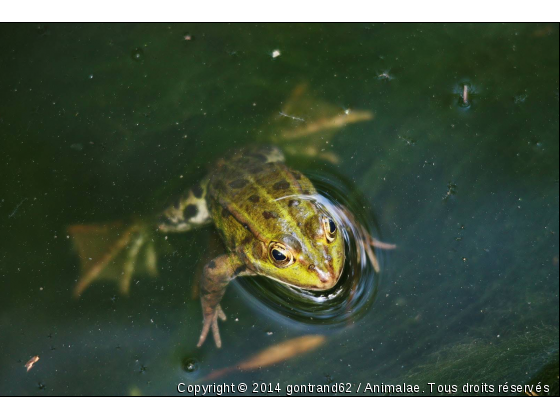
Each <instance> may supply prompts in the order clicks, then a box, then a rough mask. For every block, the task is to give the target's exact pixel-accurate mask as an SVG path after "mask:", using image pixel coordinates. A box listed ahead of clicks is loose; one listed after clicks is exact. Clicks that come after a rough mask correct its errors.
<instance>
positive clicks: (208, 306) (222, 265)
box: [197, 254, 255, 348]
mask: <svg viewBox="0 0 560 420" xmlns="http://www.w3.org/2000/svg"><path fill="white" fill-rule="evenodd" d="M241 275H243V276H247V275H255V273H253V272H252V271H250V270H248V269H247V267H246V265H245V264H244V263H243V262H242V261H241V260H240V259H239V258H238V257H237V256H236V255H235V254H226V255H221V256H219V257H217V258H214V259H213V260H212V261H210V262H209V263H208V264H206V266H205V267H204V274H203V276H202V279H201V280H200V301H201V303H202V316H203V325H202V333H201V334H200V338H199V340H198V344H197V346H198V347H200V346H202V344H203V343H204V341H205V340H206V336H207V335H208V332H209V331H210V328H212V334H213V336H214V341H215V343H216V347H218V348H220V347H222V340H221V338H220V330H219V329H218V318H220V319H221V320H222V321H225V320H226V315H225V314H224V311H223V310H222V307H221V306H220V301H221V300H222V297H223V296H224V293H225V291H226V287H227V285H228V284H229V282H230V281H231V280H233V279H234V278H235V277H237V276H241Z"/></svg>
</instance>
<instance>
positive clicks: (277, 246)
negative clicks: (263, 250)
mask: <svg viewBox="0 0 560 420" xmlns="http://www.w3.org/2000/svg"><path fill="white" fill-rule="evenodd" d="M268 253H269V255H270V259H271V260H272V262H273V263H274V265H275V266H277V267H281V268H284V267H287V266H289V265H292V264H293V263H294V255H293V254H292V252H291V251H290V250H289V249H288V248H287V247H286V245H284V244H281V243H280V242H271V243H270V245H269V246H268Z"/></svg>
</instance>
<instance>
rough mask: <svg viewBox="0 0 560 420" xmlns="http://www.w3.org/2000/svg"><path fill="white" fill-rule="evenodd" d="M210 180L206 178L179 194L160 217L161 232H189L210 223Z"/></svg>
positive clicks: (159, 226)
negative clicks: (208, 191) (208, 195)
mask: <svg viewBox="0 0 560 420" xmlns="http://www.w3.org/2000/svg"><path fill="white" fill-rule="evenodd" d="M207 187H208V180H207V179H206V180H204V181H202V182H200V183H199V184H197V185H195V186H194V187H193V188H191V189H190V190H187V191H186V192H185V193H183V194H182V195H181V196H179V197H178V198H177V199H176V200H175V202H174V203H173V204H172V205H171V206H169V207H167V208H166V209H165V210H164V211H163V212H162V213H161V214H160V216H159V217H158V228H159V230H160V231H161V232H187V231H189V230H191V229H193V228H195V227H199V226H204V225H207V224H209V223H210V222H211V221H212V219H211V218H210V212H209V211H208V205H207V203H206V192H207Z"/></svg>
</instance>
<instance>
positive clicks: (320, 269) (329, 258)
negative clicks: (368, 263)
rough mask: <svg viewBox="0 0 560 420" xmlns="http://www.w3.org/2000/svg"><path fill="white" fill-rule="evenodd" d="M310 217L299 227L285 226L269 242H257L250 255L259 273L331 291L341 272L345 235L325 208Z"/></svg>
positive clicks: (282, 280) (280, 280)
mask: <svg viewBox="0 0 560 420" xmlns="http://www.w3.org/2000/svg"><path fill="white" fill-rule="evenodd" d="M307 216H308V217H306V218H305V219H303V220H301V221H300V223H297V226H298V227H297V228H293V229H286V230H285V232H284V233H283V234H281V235H279V236H277V237H274V238H273V239H272V240H269V241H268V243H264V242H258V243H255V244H254V248H253V252H252V253H251V254H252V257H255V256H256V257H257V258H255V259H254V260H253V261H251V262H252V263H253V265H254V267H255V268H256V271H257V272H258V273H259V274H261V275H264V276H267V277H270V278H271V279H273V280H276V281H278V282H281V283H286V284H289V285H291V286H295V287H299V288H302V289H312V290H328V289H331V288H332V287H334V286H335V285H336V284H337V282H338V280H339V279H340V275H341V274H342V268H343V267H344V259H345V252H344V238H343V235H342V232H341V231H340V226H339V225H338V224H337V222H336V221H335V219H334V218H333V217H332V216H331V215H329V214H328V213H327V212H326V211H325V210H323V209H321V210H320V211H319V212H317V213H314V214H312V215H309V214H307ZM292 227H293V226H292ZM255 248H256V249H255Z"/></svg>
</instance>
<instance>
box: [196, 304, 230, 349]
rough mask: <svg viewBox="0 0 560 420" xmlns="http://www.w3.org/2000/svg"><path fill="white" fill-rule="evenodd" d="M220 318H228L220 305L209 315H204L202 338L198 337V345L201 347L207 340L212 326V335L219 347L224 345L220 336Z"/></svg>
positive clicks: (223, 319)
mask: <svg viewBox="0 0 560 420" xmlns="http://www.w3.org/2000/svg"><path fill="white" fill-rule="evenodd" d="M218 318H219V319H221V320H222V321H225V320H226V314H225V313H224V311H223V310H222V307H221V306H220V305H218V306H217V307H216V309H215V310H214V311H213V312H212V313H211V314H208V315H204V321H203V324H202V332H201V333H200V338H199V339H198V344H197V345H196V346H197V347H200V346H202V345H203V344H204V342H205V341H206V337H207V336H208V333H209V332H210V328H212V335H213V337H214V342H215V343H216V347H217V348H221V347H222V339H221V337H220V328H219V326H218Z"/></svg>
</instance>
